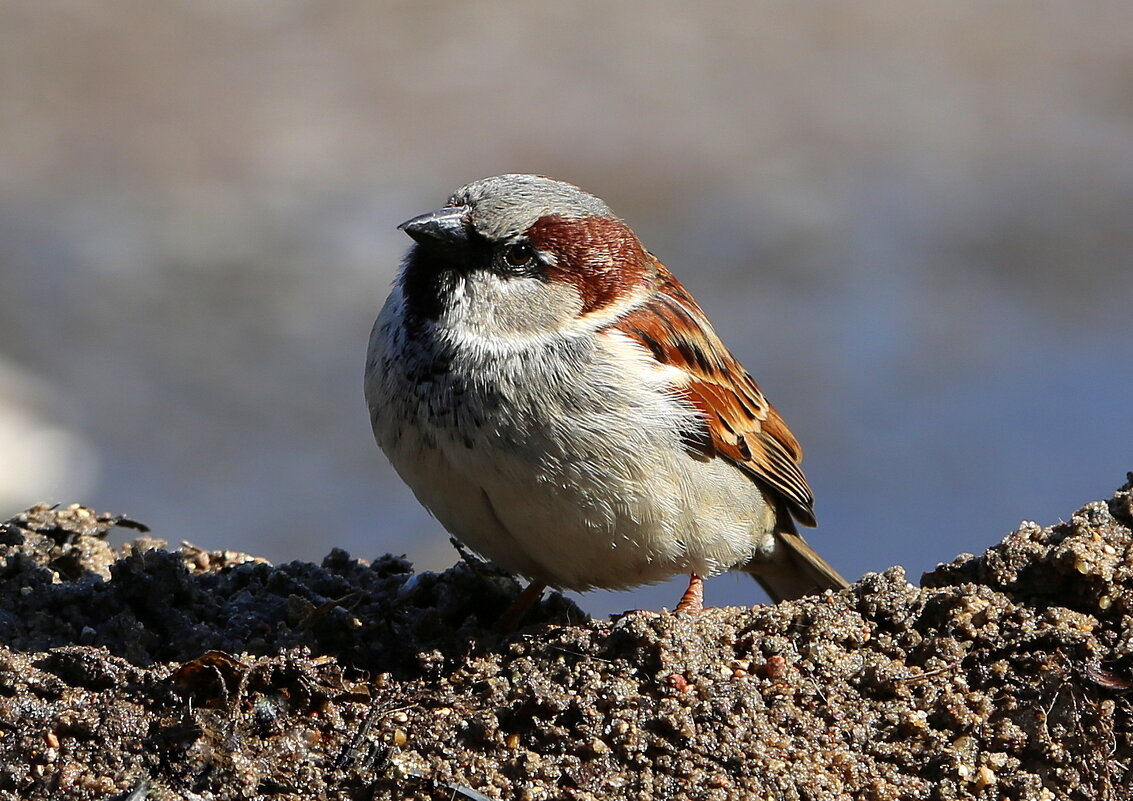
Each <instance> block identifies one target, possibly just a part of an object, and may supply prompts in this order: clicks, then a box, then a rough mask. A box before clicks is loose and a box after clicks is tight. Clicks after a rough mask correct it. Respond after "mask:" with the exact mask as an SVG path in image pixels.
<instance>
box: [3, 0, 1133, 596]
mask: <svg viewBox="0 0 1133 801" xmlns="http://www.w3.org/2000/svg"><path fill="white" fill-rule="evenodd" d="M500 172H538V173H543V174H548V175H553V176H555V177H558V178H563V179H566V180H569V181H572V182H574V183H577V184H579V185H581V186H583V187H584V188H586V189H588V190H590V191H592V192H594V193H595V194H597V195H599V196H601V197H603V198H604V199H605V200H607V201H608V202H609V204H610V205H611V206H612V207H613V208H614V209H615V210H616V211H617V212H619V214H621V215H622V216H623V217H625V218H626V219H627V220H628V221H629V222H630V223H631V224H632V225H633V227H634V228H635V229H636V230H637V232H638V233H639V234H640V235H641V237H642V239H643V240H644V241H645V243H646V244H647V246H648V247H649V248H650V249H651V250H653V251H654V252H656V253H657V254H658V255H660V256H661V258H662V259H664V261H665V262H666V263H667V264H668V265H669V267H670V268H672V269H673V270H674V272H676V273H677V274H678V276H679V277H680V278H681V279H682V280H683V281H684V282H685V284H686V285H687V286H688V287H689V288H690V289H691V290H692V292H693V293H694V294H695V295H696V296H697V298H698V299H699V300H700V301H701V303H702V304H703V306H704V307H705V309H706V310H707V311H708V313H709V316H710V317H711V318H712V319H713V320H714V321H715V322H716V325H717V327H718V328H719V330H720V333H721V335H722V336H723V338H724V340H725V342H727V343H728V344H729V345H730V347H731V348H732V349H733V350H734V351H735V353H736V354H737V355H738V356H739V358H740V359H741V361H743V362H744V364H745V365H747V367H748V368H749V369H750V370H751V372H752V373H753V374H754V375H755V376H756V378H757V379H758V380H759V381H760V383H761V384H762V386H763V388H764V390H765V392H766V393H767V395H768V396H769V397H770V398H771V400H772V401H773V402H774V403H775V404H776V405H777V406H778V407H779V408H780V409H781V410H782V412H783V414H784V416H785V417H786V419H787V420H788V422H789V423H790V425H791V427H792V428H793V430H794V431H795V433H796V434H797V435H798V437H799V439H800V440H801V441H802V443H803V446H804V448H805V450H806V453H807V460H806V463H805V467H806V471H807V474H808V476H809V478H810V481H811V484H812V485H813V487H814V490H815V494H816V496H817V513H818V517H819V521H820V528H819V529H818V530H816V531H814V532H812V533H810V534H809V535H808V537H809V539H810V541H811V542H812V543H813V544H814V545H815V546H816V547H817V548H818V550H819V551H820V552H822V553H823V554H824V555H825V556H827V557H828V558H829V559H830V561H831V562H833V563H834V564H835V565H837V566H838V568H840V569H841V570H842V572H843V573H844V574H845V575H846V576H847V577H848V578H851V579H854V578H857V577H858V576H859V575H861V574H862V573H863V572H865V571H870V570H881V569H884V568H886V567H888V566H890V565H893V564H901V565H904V566H905V567H906V569H907V570H908V572H909V575H910V577H911V578H912V579H913V580H914V581H916V580H917V579H918V578H919V576H920V574H921V573H922V572H923V571H925V570H929V569H931V568H932V567H934V566H935V565H936V564H937V563H938V562H940V561H947V560H950V559H952V558H953V556H955V555H956V554H957V553H960V552H964V551H977V552H978V551H981V550H982V549H984V548H985V547H987V546H989V545H991V544H992V543H994V542H996V541H998V540H999V539H1000V538H1001V537H1002V536H1003V535H1004V534H1006V533H1007V532H1009V531H1011V530H1012V529H1013V528H1014V527H1015V526H1017V525H1018V523H1019V522H1020V521H1021V520H1022V519H1034V520H1037V521H1039V522H1041V523H1044V524H1046V523H1051V522H1055V521H1057V520H1058V519H1060V518H1066V517H1068V516H1069V515H1070V513H1072V512H1073V511H1074V510H1075V509H1076V508H1078V507H1079V506H1080V505H1081V504H1083V503H1085V502H1087V501H1090V500H1094V499H1098V498H1107V497H1109V495H1110V493H1111V492H1112V491H1113V490H1114V489H1115V488H1116V487H1117V486H1118V485H1120V484H1121V483H1122V481H1123V480H1124V475H1125V471H1127V470H1133V411H1131V410H1133V338H1131V327H1133V326H1131V319H1130V300H1131V298H1133V5H1131V4H1129V3H1128V2H1123V1H1122V0H1113V1H1112V2H1099V3H1092V4H1090V5H1089V6H1088V7H1087V6H1082V5H1081V4H1075V3H1041V4H1036V3H1032V2H1024V0H1017V1H1016V2H997V3H954V2H949V3H945V2H938V3H926V4H920V3H918V4H908V3H903V2H898V1H897V0H893V1H892V2H879V1H878V0H864V1H863V2H857V3H853V4H846V3H841V2H837V1H836V0H828V1H827V2H813V3H794V2H775V3H762V2H760V3H753V4H737V3H730V2H729V3H725V2H707V3H700V4H697V5H696V6H695V8H693V7H691V6H689V5H688V4H685V3H679V2H664V1H662V2H648V3H646V2H622V3H599V2H576V3H568V4H563V3H554V4H552V3H542V2H533V3H512V2H482V3H475V4H472V3H459V2H445V1H441V0H438V1H437V2H430V3H420V2H416V3H409V2H386V3H373V2H367V1H365V0H346V1H344V2H334V3H331V2H317V1H315V0H310V1H307V2H304V1H303V0H293V2H286V3H265V2H254V1H253V0H228V2H224V3H220V2H211V1H210V0H166V2H163V3H153V2H151V1H150V0H122V2H116V3H89V2H80V1H79V0H70V1H67V0H60V1H59V2H51V3H44V2H43V0H0V301H2V313H0V453H2V454H3V462H2V464H0V519H2V518H6V517H7V516H9V515H11V514H13V513H15V512H17V511H19V510H20V509H22V508H24V507H26V506H28V505H30V504H32V503H35V502H37V501H50V502H59V503H64V504H66V503H71V502H76V501H78V502H82V503H85V504H89V505H92V506H94V507H95V508H97V509H99V510H101V511H106V512H114V513H125V514H129V515H131V516H133V517H135V518H136V519H138V520H141V521H144V522H146V523H147V524H149V525H150V526H151V527H152V528H153V529H154V534H155V535H156V536H159V537H163V538H166V539H168V540H169V541H170V542H171V543H174V544H175V543H177V542H178V541H179V540H182V539H187V540H191V541H193V542H194V543H196V544H198V545H200V546H203V547H207V548H227V549H240V550H245V551H249V552H253V553H256V554H261V555H264V556H267V557H268V558H270V559H272V560H274V561H284V560H290V559H304V560H315V561H317V560H320V559H321V558H322V557H323V556H324V555H325V554H326V553H327V552H328V550H329V549H330V548H331V547H334V546H338V547H342V548H345V549H347V550H348V551H350V552H351V553H352V554H353V555H355V556H359V557H363V558H373V557H375V556H377V555H379V554H381V553H384V552H386V551H392V552H395V553H401V552H404V553H407V554H408V555H409V556H410V557H411V558H412V559H413V560H414V561H416V562H417V564H418V567H419V568H420V569H441V568H443V567H445V566H447V565H449V564H451V563H452V561H453V560H454V558H455V554H454V552H453V551H452V550H451V548H450V546H449V545H448V542H447V537H446V536H445V535H444V534H443V533H442V531H441V529H440V527H439V525H438V524H436V523H435V522H434V521H433V520H431V519H430V518H429V517H428V515H427V514H426V513H425V512H424V511H423V510H422V509H421V508H420V507H419V506H418V505H417V503H416V502H415V501H414V499H413V497H412V495H411V493H410V492H409V490H408V489H406V488H405V487H404V486H403V485H402V484H401V483H400V481H399V480H398V479H397V477H396V475H395V474H394V473H393V472H392V470H391V469H390V468H389V466H388V465H387V463H386V462H385V459H384V457H383V456H382V455H381V454H380V452H379V451H378V449H377V448H376V447H375V445H374V444H373V441H372V438H371V435H370V431H369V423H368V420H367V414H366V410H365V407H364V403H363V400H362V391H361V372H362V363H363V357H364V352H365V348H366V342H367V337H368V334H369V330H370V325H371V323H372V321H373V318H374V316H375V315H376V313H377V311H378V309H379V307H380V306H381V303H382V301H383V299H384V297H385V295H386V293H387V291H388V287H389V284H390V281H391V280H392V278H393V275H394V271H395V269H396V268H397V265H398V262H399V259H400V257H401V255H402V253H403V252H404V250H405V248H406V246H407V245H408V244H409V242H408V240H407V238H406V237H405V236H404V235H403V234H400V233H399V232H398V231H397V230H395V227H396V225H397V224H398V223H400V222H401V221H403V220H405V219H407V218H409V217H411V216H413V215H416V214H418V213H420V212H423V211H427V210H430V209H433V208H435V207H436V206H438V205H440V204H441V203H443V201H444V199H445V198H446V196H447V195H448V194H449V193H450V192H451V191H452V190H453V189H455V188H457V187H458V186H460V185H461V184H463V183H465V182H467V181H469V180H472V179H475V178H479V177H482V176H485V175H491V174H496V173H500ZM683 583H684V582H683V580H681V579H677V581H676V582H675V583H670V584H669V585H665V586H661V587H654V588H646V589H642V590H638V591H635V592H632V593H591V594H588V595H587V596H585V597H584V598H583V599H582V600H581V603H582V605H583V607H584V608H585V609H587V610H589V611H590V612H592V613H594V614H596V615H602V614H607V613H610V612H617V611H621V610H624V609H628V608H637V607H649V608H659V607H661V606H668V607H672V606H673V605H674V604H675V603H676V600H677V598H678V596H679V593H680V590H681V589H682V588H683ZM678 585H679V586H678ZM760 598H761V596H760V595H759V593H758V591H757V589H756V588H755V586H754V584H752V583H751V582H750V580H749V579H747V578H746V577H721V578H719V579H716V580H715V581H713V582H711V583H710V584H709V588H708V602H709V603H711V604H726V603H731V604H751V603H754V602H756V601H757V600H759V599H760Z"/></svg>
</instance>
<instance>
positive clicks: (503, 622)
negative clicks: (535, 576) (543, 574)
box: [500, 581, 547, 634]
mask: <svg viewBox="0 0 1133 801" xmlns="http://www.w3.org/2000/svg"><path fill="white" fill-rule="evenodd" d="M545 589H547V585H546V584H544V583H543V582H541V581H533V582H531V583H530V584H528V585H527V588H526V589H525V590H524V591H523V592H521V593H520V594H519V595H517V596H516V598H515V600H514V601H512V604H511V606H509V607H508V608H507V611H506V612H504V614H503V617H501V618H500V631H502V632H503V633H505V634H510V633H511V632H513V631H515V630H516V629H517V628H519V624H520V623H521V622H522V621H523V616H524V615H526V614H527V610H528V609H530V608H531V605H532V604H534V603H535V602H536V601H538V600H539V596H540V595H542V594H543V590H545Z"/></svg>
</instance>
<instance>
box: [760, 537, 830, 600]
mask: <svg viewBox="0 0 1133 801" xmlns="http://www.w3.org/2000/svg"><path fill="white" fill-rule="evenodd" d="M775 539H776V548H775V555H774V556H773V557H772V558H771V559H770V560H768V561H762V560H759V561H755V560H753V561H752V562H750V563H748V564H747V565H746V566H745V567H744V570H745V571H746V572H747V573H749V574H750V575H751V576H752V578H754V579H755V580H756V581H757V582H759V586H761V587H762V588H763V589H764V591H765V592H766V593H767V594H768V595H770V596H771V600H772V601H774V602H775V603H779V601H793V600H794V599H796V598H802V597H803V596H805V595H814V594H816V593H820V592H822V591H823V590H842V589H845V588H846V587H849V586H850V585H849V582H847V581H846V580H845V579H844V578H842V576H841V575H840V574H839V573H838V571H837V570H835V569H834V568H833V567H831V566H830V564H829V563H828V562H827V561H826V560H825V559H823V558H822V557H821V556H819V555H818V553H817V552H816V551H815V550H814V549H813V548H811V547H810V546H809V545H807V543H806V540H804V539H803V538H802V537H801V536H799V534H798V532H796V531H793V530H786V531H782V530H781V531H777V532H776V533H775Z"/></svg>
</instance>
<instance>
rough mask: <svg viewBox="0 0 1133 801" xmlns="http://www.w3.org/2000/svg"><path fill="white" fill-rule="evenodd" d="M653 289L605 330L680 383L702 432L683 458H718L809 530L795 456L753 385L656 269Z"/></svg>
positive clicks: (791, 440)
mask: <svg viewBox="0 0 1133 801" xmlns="http://www.w3.org/2000/svg"><path fill="white" fill-rule="evenodd" d="M655 264H656V267H657V270H658V274H659V276H658V277H659V280H660V285H659V287H658V291H657V293H656V294H655V295H654V296H653V297H652V298H651V299H650V300H649V301H648V302H647V303H645V304H644V305H642V306H639V307H637V308H636V309H634V310H633V311H631V312H629V313H628V314H626V315H624V316H623V317H621V318H620V319H619V320H618V321H617V322H616V323H614V324H613V325H612V326H611V328H612V329H615V330H617V331H620V332H621V333H622V334H624V335H625V336H628V337H630V338H631V339H633V340H635V341H636V342H638V343H640V344H641V345H642V347H644V348H646V349H648V350H649V351H650V352H651V353H652V354H653V356H654V358H656V359H657V360H658V361H659V362H661V363H662V364H665V365H668V366H671V367H676V368H678V369H680V370H682V371H684V373H685V374H686V375H687V382H685V383H684V385H683V386H681V387H680V391H681V392H683V393H684V394H685V396H686V397H687V399H688V400H689V402H691V403H692V404H693V406H695V407H696V408H697V409H698V410H699V411H700V414H701V417H702V419H703V421H704V424H705V427H704V430H703V431H700V432H689V433H688V435H687V436H686V441H687V442H688V443H689V447H690V450H693V451H695V452H697V453H698V454H700V455H703V456H710V457H711V456H720V457H722V458H724V459H727V460H728V461H730V462H732V463H733V464H735V465H736V466H737V467H739V468H740V469H741V470H743V471H744V472H746V473H748V474H749V475H751V476H752V477H753V478H754V479H756V480H758V481H759V482H760V483H761V484H763V485H764V486H768V487H771V488H773V489H774V490H777V491H778V492H779V493H780V494H781V495H782V496H783V498H784V499H785V500H786V501H787V503H788V505H789V506H790V509H791V513H792V515H794V517H795V518H796V519H797V520H798V521H799V522H800V523H802V524H803V525H807V526H813V525H814V524H815V518H814V509H813V507H814V496H813V495H812V494H811V491H810V486H809V485H808V484H807V481H806V477H805V476H803V472H802V470H801V469H800V468H799V463H800V462H801V461H802V458H803V453H802V448H801V447H799V443H798V440H796V439H795V437H794V435H793V434H792V433H791V431H790V429H789V428H787V424H786V423H785V422H783V418H782V417H780V416H779V413H778V412H777V411H775V407H773V406H772V405H771V404H770V403H768V402H767V399H766V398H764V397H763V392H761V391H760V389H759V385H758V384H756V383H755V379H753V378H752V377H751V376H750V375H749V374H748V372H747V370H745V369H744V368H743V365H741V364H740V363H739V362H738V361H736V358H735V357H734V356H733V355H732V354H731V353H730V352H729V351H728V349H727V348H726V347H725V346H724V343H723V342H721V341H720V338H719V337H718V336H717V335H716V332H715V331H714V330H713V328H712V325H711V323H709V322H708V318H707V317H706V316H705V314H704V312H703V311H702V310H701V308H700V306H699V305H697V303H696V301H695V300H693V298H692V296H691V295H690V294H689V293H688V291H687V290H686V289H685V288H684V287H683V286H681V284H680V282H679V281H677V279H676V278H674V277H673V275H672V274H671V273H669V271H668V270H667V269H666V268H665V267H664V265H662V264H661V263H660V262H656V263H655Z"/></svg>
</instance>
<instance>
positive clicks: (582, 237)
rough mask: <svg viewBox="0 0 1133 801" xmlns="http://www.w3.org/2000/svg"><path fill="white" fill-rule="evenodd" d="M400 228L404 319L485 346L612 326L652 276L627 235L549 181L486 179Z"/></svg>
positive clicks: (595, 206) (588, 200)
mask: <svg viewBox="0 0 1133 801" xmlns="http://www.w3.org/2000/svg"><path fill="white" fill-rule="evenodd" d="M399 227H400V228H401V230H403V231H405V232H406V233H407V234H409V236H411V237H412V238H413V240H414V241H415V243H416V244H415V245H414V246H413V247H412V248H411V249H410V251H409V254H408V256H407V257H406V260H405V265H404V268H403V270H402V274H401V287H402V291H403V293H404V295H405V299H406V304H407V311H408V312H409V313H410V314H412V315H415V316H417V317H418V318H421V319H428V320H434V321H438V322H439V323H440V324H442V325H463V326H467V327H470V328H473V329H475V332H476V333H477V334H479V335H481V336H484V337H492V336H501V337H507V336H518V337H525V336H537V335H544V334H548V333H552V332H555V331H561V330H563V329H565V328H566V327H568V326H571V325H572V324H574V323H575V322H576V321H578V320H579V319H581V318H584V317H586V316H587V315H590V314H593V313H598V314H599V315H601V316H606V314H604V313H609V312H611V311H612V310H613V309H615V308H617V307H618V306H620V305H621V304H623V303H625V302H627V301H628V300H629V299H630V298H632V297H633V296H634V295H635V294H636V293H635V290H638V289H639V288H640V287H641V286H643V285H644V284H645V282H646V280H647V276H649V275H650V269H651V268H650V263H651V259H650V257H649V256H648V254H647V253H646V251H645V249H644V248H643V247H642V245H641V242H640V241H638V239H637V237H636V236H635V235H634V233H633V231H631V230H630V228H629V226H627V225H626V224H625V223H624V222H622V221H621V220H620V219H618V218H617V217H616V216H614V213H613V212H612V211H610V208H609V207H608V206H607V205H606V204H605V203H604V202H602V201H601V200H600V199H598V198H596V197H594V196H593V195H590V194H587V193H586V192H583V191H582V190H581V189H579V188H578V187H576V186H573V185H571V184H568V183H564V182H562V181H556V180H554V179H552V178H544V177H541V176H536V175H499V176H495V177H493V178H484V179H481V180H479V181H475V182H473V183H470V184H468V185H467V186H465V187H463V188H461V189H459V190H457V191H456V192H455V193H454V194H453V195H452V197H450V198H449V201H448V203H447V204H446V205H445V206H444V208H441V209H438V210H437V211H432V212H429V213H428V214H422V215H421V216H419V217H414V218H413V219H411V220H409V221H407V222H404V223H402V224H401V226H399Z"/></svg>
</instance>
